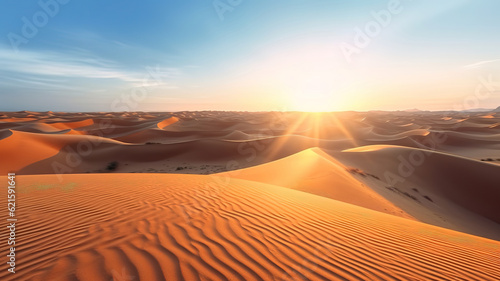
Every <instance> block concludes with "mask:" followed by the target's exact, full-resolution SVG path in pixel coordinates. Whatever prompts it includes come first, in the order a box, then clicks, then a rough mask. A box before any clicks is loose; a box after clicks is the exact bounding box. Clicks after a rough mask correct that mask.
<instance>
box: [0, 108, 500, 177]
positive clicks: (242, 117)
mask: <svg viewBox="0 0 500 281" xmlns="http://www.w3.org/2000/svg"><path fill="white" fill-rule="evenodd" d="M2 116H3V118H0V136H2V138H3V139H5V138H6V136H8V135H9V134H10V132H29V133H33V134H38V135H40V136H41V137H42V138H34V137H33V135H25V136H26V137H28V136H29V138H30V140H29V142H33V141H38V140H39V141H42V144H40V145H43V142H44V141H43V140H44V138H45V137H46V136H49V135H61V136H64V138H63V137H60V138H58V141H57V142H58V143H61V144H62V146H59V145H58V148H57V149H59V153H58V154H60V155H59V156H56V158H52V157H54V156H55V155H54V154H53V153H52V152H51V153H46V154H44V156H41V155H40V154H39V153H38V154H30V153H22V154H21V155H19V156H18V157H17V158H22V159H20V160H16V161H18V162H19V163H22V164H19V165H16V166H15V167H11V168H10V170H11V171H16V172H17V173H20V174H40V173H53V169H50V168H49V169H48V168H47V166H50V164H51V163H53V162H54V161H59V160H60V158H61V157H62V158H64V157H66V154H67V153H66V152H65V149H66V148H69V149H73V150H74V149H75V146H76V145H78V141H77V142H76V143H75V141H74V140H75V139H74V138H68V139H67V140H65V138H66V137H71V136H73V135H81V136H90V137H98V138H99V137H100V138H105V139H109V140H110V141H106V142H105V143H106V145H102V146H100V145H99V146H94V147H92V151H91V153H90V155H89V156H88V157H87V156H85V157H81V162H82V165H78V167H74V168H72V172H73V173H86V172H97V171H99V170H102V169H103V167H106V166H107V165H108V164H109V163H110V162H112V161H123V163H122V165H120V166H119V168H118V169H117V172H145V171H148V172H176V169H177V168H179V167H188V168H187V169H184V170H183V172H184V173H215V172H222V171H225V170H228V169H230V168H229V167H228V166H227V165H226V163H227V162H228V161H229V160H234V161H236V162H238V165H232V167H233V168H246V167H251V166H256V165H261V164H264V163H267V162H269V161H274V160H278V159H280V158H283V157H287V156H290V155H293V154H295V153H298V152H300V151H302V150H305V149H308V148H313V147H319V148H322V149H326V150H334V151H342V150H344V149H349V148H356V147H360V146H367V145H379V144H386V145H398V146H406V147H414V148H425V147H427V148H431V149H434V150H437V151H442V152H447V153H451V154H455V155H460V156H464V157H469V158H473V159H476V160H481V159H488V158H492V159H500V154H499V152H498V151H500V131H499V130H498V128H499V127H498V124H499V123H500V122H499V118H500V117H499V114H498V113H491V114H487V115H485V114H483V113H477V114H474V113H450V112H443V113H426V112H368V113H358V112H343V113H322V114H305V113H299V112H282V113H279V112H262V113H245V112H176V113H154V112H151V113H141V112H125V113H124V112H118V113H60V112H6V113H3V114H2ZM485 116H488V118H484V117H485ZM443 136H444V137H445V140H444V141H442V142H438V143H436V141H435V139H436V138H438V139H439V138H443ZM113 140H114V141H113ZM27 141H28V140H27ZM115 141H118V142H115ZM80 142H85V139H83V138H82V139H80ZM124 144H128V145H124ZM130 145H132V146H130ZM5 147H6V146H0V156H5V157H10V154H6V153H5V152H3V151H4V150H3V149H4V148H5ZM7 150H8V149H7ZM140 150H143V151H144V156H143V157H136V156H137V155H140V154H141V153H140V152H139V151H140ZM100 155H103V156H102V157H100ZM127 155H134V158H133V157H127ZM145 162H148V163H149V164H147V163H145ZM202 162H206V163H203V164H204V165H208V166H209V167H210V168H209V169H202V168H201V166H200V163H202ZM499 163H500V161H499ZM125 164H126V165H125ZM125 166H127V167H125ZM92 167H94V168H92ZM0 170H1V171H3V172H5V169H0Z"/></svg>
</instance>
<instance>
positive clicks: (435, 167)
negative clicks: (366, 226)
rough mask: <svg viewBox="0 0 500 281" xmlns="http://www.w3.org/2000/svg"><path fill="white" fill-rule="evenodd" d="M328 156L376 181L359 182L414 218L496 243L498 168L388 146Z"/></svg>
mask: <svg viewBox="0 0 500 281" xmlns="http://www.w3.org/2000/svg"><path fill="white" fill-rule="evenodd" d="M331 154H332V155H333V156H334V157H335V158H336V159H338V160H340V161H341V162H342V163H343V164H345V165H349V166H353V167H356V168H358V169H360V170H362V171H364V172H365V173H369V174H373V175H375V176H377V177H378V178H379V179H380V180H374V179H371V178H360V179H361V180H363V181H364V182H365V183H366V184H367V185H369V186H370V187H372V188H374V189H376V190H378V192H379V194H383V195H385V197H386V198H388V199H389V200H390V201H391V202H393V203H395V204H396V205H397V206H398V207H400V208H402V209H403V210H405V211H406V212H408V213H409V214H410V215H412V216H414V217H415V218H417V219H419V220H421V221H424V222H427V223H433V224H436V225H441V226H446V227H448V228H452V229H457V230H460V231H463V232H468V233H474V234H476V235H481V236H484V237H490V238H494V239H498V240H500V227H499V226H500V225H499V223H500V205H498V202H497V201H498V200H497V198H500V188H499V185H498V183H500V166H498V165H493V164H490V163H485V162H480V161H476V160H471V159H468V158H464V157H458V156H454V155H451V154H445V153H439V152H434V151H430V150H422V149H415V148H407V147H398V146H390V145H382V146H381V145H376V146H367V147H359V148H355V149H349V150H346V151H344V152H340V153H339V152H332V153H331ZM398 197H400V199H398ZM401 198H404V199H405V200H403V199H401ZM422 207H425V208H422ZM423 209H428V210H431V211H432V213H428V212H422V210H423Z"/></svg>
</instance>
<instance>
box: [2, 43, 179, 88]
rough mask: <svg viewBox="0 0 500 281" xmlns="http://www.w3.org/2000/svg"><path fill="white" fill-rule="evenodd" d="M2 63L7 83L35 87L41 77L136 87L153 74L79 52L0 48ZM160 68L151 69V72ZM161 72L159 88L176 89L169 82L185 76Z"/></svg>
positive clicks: (167, 70)
mask: <svg viewBox="0 0 500 281" xmlns="http://www.w3.org/2000/svg"><path fill="white" fill-rule="evenodd" d="M0 61H2V64H0V73H2V74H3V75H2V76H3V78H4V79H10V80H12V79H23V80H24V81H25V82H29V81H30V80H33V81H32V82H33V83H32V84H36V83H37V82H38V83H39V80H40V79H41V78H40V77H43V78H46V79H47V78H50V79H52V80H54V81H57V80H59V81H60V82H64V78H87V79H117V80H121V81H122V82H124V83H127V84H128V85H129V86H132V87H133V86H137V85H141V84H142V82H143V81H144V77H145V76H147V75H148V74H149V73H148V72H149V71H150V70H148V69H147V68H143V69H133V70H130V69H125V68H124V67H123V66H120V65H119V64H118V63H115V62H113V61H109V60H105V59H101V58H99V57H96V56H94V55H92V54H89V53H88V52H85V51H78V50H76V51H74V52H73V53H71V54H60V53H54V52H41V51H38V52H34V51H23V52H20V53H14V52H12V51H11V50H10V49H8V48H2V47H1V46H0ZM157 68H158V67H151V69H157ZM160 71H161V75H162V78H164V79H162V83H155V85H156V86H172V85H171V84H170V83H168V82H166V80H168V79H169V78H170V79H172V78H175V77H176V76H178V75H180V74H181V73H182V71H181V70H180V69H179V68H175V67H168V68H161V70H160ZM155 82H159V81H155Z"/></svg>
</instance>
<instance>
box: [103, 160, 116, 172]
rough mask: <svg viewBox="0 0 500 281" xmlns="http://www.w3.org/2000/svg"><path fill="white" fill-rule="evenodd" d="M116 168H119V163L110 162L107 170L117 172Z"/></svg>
mask: <svg viewBox="0 0 500 281" xmlns="http://www.w3.org/2000/svg"><path fill="white" fill-rule="evenodd" d="M116 168H118V162H117V161H113V162H110V163H109V164H108V166H107V167H106V170H108V171H114V170H116Z"/></svg>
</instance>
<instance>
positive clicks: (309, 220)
mask: <svg viewBox="0 0 500 281" xmlns="http://www.w3.org/2000/svg"><path fill="white" fill-rule="evenodd" d="M499 114H500V113H488V114H485V113H462V112H455V113H454V112H341V113H321V114H316V113H315V114H307V113H300V112H260V113H248V112H211V111H202V112H168V113H160V112H148V113H144V112H116V113H109V112H97V113H63V112H28V111H21V112H5V113H1V114H0V159H2V160H3V161H1V162H0V172H1V173H4V174H6V173H8V172H16V173H17V174H18V176H17V193H16V196H17V197H16V198H17V200H18V204H19V206H20V207H19V213H18V219H19V230H18V243H19V244H18V245H17V248H18V252H17V255H18V256H17V258H18V260H19V261H20V262H19V263H18V273H16V279H13V277H12V276H11V275H9V274H7V273H6V272H7V271H2V272H0V279H1V280H92V281H94V280H104V281H109V280H148V281H149V280H279V281H283V280H497V279H500V270H499V264H498V262H499V256H500V242H499V241H500V207H499V205H498V202H497V201H498V198H500V188H499V185H498V183H500V131H499V128H500V127H499V124H500V115H499ZM4 159H6V160H4ZM84 173H85V174H84ZM104 173H112V174H104ZM139 173H141V174H139ZM160 173H165V174H160ZM40 174H49V175H40ZM173 174H177V175H173ZM186 174H211V175H186ZM4 190H5V189H4ZM4 192H5V191H4ZM6 235H7V233H6V232H2V233H1V234H0V240H4V241H5V240H6ZM2 251H4V250H2Z"/></svg>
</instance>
